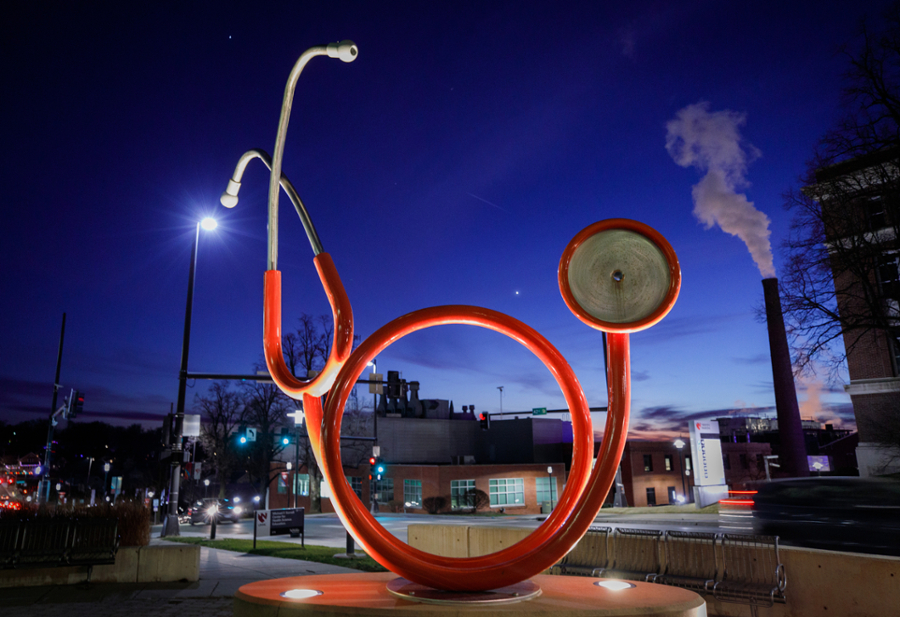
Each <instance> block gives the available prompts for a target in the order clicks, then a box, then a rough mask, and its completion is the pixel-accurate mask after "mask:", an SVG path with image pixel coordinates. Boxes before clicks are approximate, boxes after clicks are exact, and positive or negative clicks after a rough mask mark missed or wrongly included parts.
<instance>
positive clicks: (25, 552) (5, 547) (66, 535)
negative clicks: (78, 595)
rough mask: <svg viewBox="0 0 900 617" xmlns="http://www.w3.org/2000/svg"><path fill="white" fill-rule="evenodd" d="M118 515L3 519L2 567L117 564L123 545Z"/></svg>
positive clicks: (90, 568) (0, 538) (0, 532)
mask: <svg viewBox="0 0 900 617" xmlns="http://www.w3.org/2000/svg"><path fill="white" fill-rule="evenodd" d="M117 531H118V520H117V519H115V518H87V519H69V518H49V519H24V520H3V521H0V569H19V568H53V567H64V566H86V567H87V568H88V571H87V580H88V582H90V580H91V573H92V571H93V567H94V566H95V565H106V564H114V563H115V562H116V552H117V550H118V547H119V542H118V537H117Z"/></svg>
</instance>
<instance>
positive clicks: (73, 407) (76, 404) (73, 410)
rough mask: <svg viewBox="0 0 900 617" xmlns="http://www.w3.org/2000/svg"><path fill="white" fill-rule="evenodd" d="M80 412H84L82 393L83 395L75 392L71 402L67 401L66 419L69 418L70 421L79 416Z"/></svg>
mask: <svg viewBox="0 0 900 617" xmlns="http://www.w3.org/2000/svg"><path fill="white" fill-rule="evenodd" d="M82 411H84V393H83V392H78V391H77V390H75V391H74V392H73V393H72V398H71V400H70V401H69V413H68V417H69V418H70V419H71V418H75V417H77V416H78V414H80V413H81V412H82Z"/></svg>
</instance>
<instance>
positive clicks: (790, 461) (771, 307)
mask: <svg viewBox="0 0 900 617" xmlns="http://www.w3.org/2000/svg"><path fill="white" fill-rule="evenodd" d="M762 284H763V294H764V297H765V302H766V323H767V324H768V327H769V352H770V353H771V354H772V381H773V382H774V385H775V409H776V410H777V412H778V437H779V440H780V442H781V451H780V455H781V456H780V461H779V462H780V463H781V466H782V469H783V470H784V471H786V472H787V473H788V475H790V476H792V477H795V478H800V477H806V476H808V475H809V465H808V464H807V460H806V442H805V441H804V438H803V426H802V425H801V424H800V407H799V406H798V405H797V390H796V389H795V388H794V372H793V367H792V366H791V352H790V350H789V349H788V343H787V334H786V333H785V330H784V316H783V315H782V314H781V297H780V296H779V295H778V279H777V278H766V279H763V282H762Z"/></svg>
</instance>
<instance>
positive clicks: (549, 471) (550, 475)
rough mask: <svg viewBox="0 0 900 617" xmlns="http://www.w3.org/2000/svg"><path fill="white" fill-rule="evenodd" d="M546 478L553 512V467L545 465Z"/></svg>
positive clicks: (501, 392) (501, 391)
mask: <svg viewBox="0 0 900 617" xmlns="http://www.w3.org/2000/svg"><path fill="white" fill-rule="evenodd" d="M500 396H501V397H502V396H503V390H500ZM547 479H548V480H550V511H551V512H553V467H547Z"/></svg>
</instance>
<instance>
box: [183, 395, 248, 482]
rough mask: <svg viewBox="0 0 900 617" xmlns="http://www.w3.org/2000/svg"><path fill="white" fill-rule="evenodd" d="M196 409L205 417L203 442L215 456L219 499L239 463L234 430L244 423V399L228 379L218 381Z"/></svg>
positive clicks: (198, 400) (200, 397)
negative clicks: (231, 386) (230, 386)
mask: <svg viewBox="0 0 900 617" xmlns="http://www.w3.org/2000/svg"><path fill="white" fill-rule="evenodd" d="M194 409H195V410H197V411H199V412H200V414H201V415H202V416H203V417H204V420H205V421H204V422H203V424H202V426H201V429H200V443H201V444H202V445H203V449H204V451H205V452H206V453H207V454H208V455H209V456H211V457H212V463H213V464H214V465H215V468H216V479H217V481H218V483H219V498H220V499H222V498H224V497H225V489H226V486H227V484H228V482H229V481H230V480H231V476H232V474H233V473H234V471H235V470H236V469H237V466H238V453H237V451H236V448H237V445H236V443H235V436H234V432H235V429H237V427H238V425H239V424H240V422H241V418H242V416H243V412H244V399H243V397H242V396H241V394H240V393H239V392H234V391H232V390H229V387H228V382H224V381H221V382H215V383H214V384H213V385H212V388H210V390H209V393H208V394H207V395H206V396H199V395H198V396H197V397H196V398H195V401H194Z"/></svg>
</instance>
